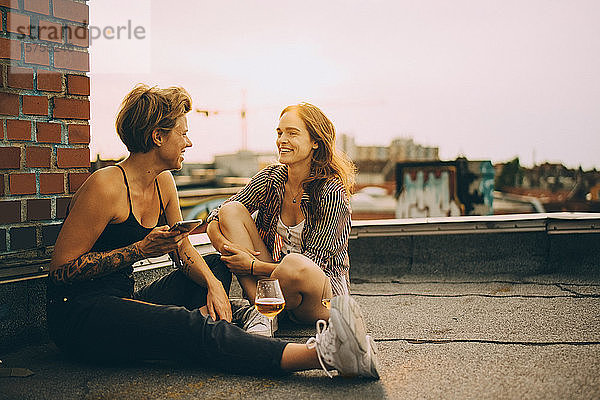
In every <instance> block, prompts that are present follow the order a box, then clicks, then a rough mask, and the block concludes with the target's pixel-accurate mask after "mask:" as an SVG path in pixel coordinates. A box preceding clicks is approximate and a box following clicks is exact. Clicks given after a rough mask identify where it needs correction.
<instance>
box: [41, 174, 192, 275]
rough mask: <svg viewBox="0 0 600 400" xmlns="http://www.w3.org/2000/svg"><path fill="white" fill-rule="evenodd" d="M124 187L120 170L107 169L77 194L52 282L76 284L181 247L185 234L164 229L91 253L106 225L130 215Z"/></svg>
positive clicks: (53, 266) (59, 241) (62, 235)
mask: <svg viewBox="0 0 600 400" xmlns="http://www.w3.org/2000/svg"><path fill="white" fill-rule="evenodd" d="M122 186H123V176H122V175H121V172H120V171H119V170H118V169H117V168H104V169H101V170H98V171H96V172H95V173H94V174H92V176H90V177H89V178H88V179H87V180H86V182H85V183H84V184H83V186H82V187H81V188H80V189H79V190H78V191H77V193H76V194H75V196H74V197H73V200H72V201H71V205H70V211H69V215H68V217H67V219H66V220H65V222H64V224H63V226H62V229H61V231H60V234H59V235H58V239H57V240H56V245H55V246H54V253H53V254H52V261H51V263H50V273H49V277H50V279H51V280H52V281H53V282H57V283H58V282H62V283H66V282H77V281H82V280H86V279H90V278H93V277H95V276H101V275H104V274H107V273H110V272H112V271H115V270H118V269H120V268H123V267H125V266H127V265H130V264H132V263H133V262H135V261H138V260H141V259H143V258H146V257H156V256H161V255H163V254H166V253H168V252H169V251H173V250H175V249H177V248H178V247H179V243H181V240H182V239H183V238H184V237H185V236H186V234H179V233H178V232H169V231H168V230H169V227H168V226H162V227H158V228H154V229H153V230H152V231H151V232H150V233H149V234H148V235H147V236H146V237H145V238H144V239H142V240H141V241H139V242H137V243H133V244H132V245H130V246H127V247H123V248H119V249H116V250H112V251H106V252H90V249H91V248H92V246H93V245H94V243H95V242H96V240H97V239H98V237H100V234H101V233H102V231H103V230H104V228H105V227H106V226H107V224H109V223H115V222H122V221H124V220H125V219H127V217H128V215H129V203H128V201H127V197H126V196H123V188H122Z"/></svg>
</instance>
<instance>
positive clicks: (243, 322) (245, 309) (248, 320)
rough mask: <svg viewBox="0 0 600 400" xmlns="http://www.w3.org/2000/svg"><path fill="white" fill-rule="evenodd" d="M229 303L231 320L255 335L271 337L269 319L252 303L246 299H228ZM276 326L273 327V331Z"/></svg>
mask: <svg viewBox="0 0 600 400" xmlns="http://www.w3.org/2000/svg"><path fill="white" fill-rule="evenodd" d="M229 302H230V303H231V322H233V323H234V324H236V325H237V326H239V327H240V328H242V329H243V330H245V331H246V332H248V333H253V334H255V335H261V336H267V337H272V336H273V334H272V333H271V321H269V318H267V317H265V316H264V315H262V314H261V313H259V312H258V311H257V310H256V308H255V307H254V306H253V305H250V302H249V301H248V300H246V299H230V300H229ZM276 330H277V328H275V327H274V328H273V332H275V331H276Z"/></svg>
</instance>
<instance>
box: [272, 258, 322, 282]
mask: <svg viewBox="0 0 600 400" xmlns="http://www.w3.org/2000/svg"><path fill="white" fill-rule="evenodd" d="M315 266H316V264H315V263H314V262H313V261H312V260H311V259H310V258H308V257H306V256H304V255H302V254H297V253H292V254H288V255H286V256H285V257H284V258H283V260H281V262H280V263H279V265H278V266H277V268H275V270H274V271H273V273H272V274H271V276H272V277H273V278H277V279H279V281H280V282H281V283H282V284H283V285H285V286H288V285H290V284H291V285H294V286H297V285H298V284H299V283H300V282H301V281H303V280H305V279H306V278H307V277H308V275H309V271H310V270H311V269H313V268H314V267H315ZM317 268H318V267H317Z"/></svg>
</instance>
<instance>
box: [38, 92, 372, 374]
mask: <svg viewBox="0 0 600 400" xmlns="http://www.w3.org/2000/svg"><path fill="white" fill-rule="evenodd" d="M190 110H191V99H190V96H189V95H188V93H187V92H186V91H185V90H184V89H182V88H175V87H172V88H168V89H160V88H157V87H148V86H146V85H138V86H136V87H135V88H134V89H133V90H132V91H131V92H130V93H129V94H128V95H127V96H126V97H125V100H124V101H123V103H122V105H121V109H120V111H119V115H118V117H117V132H118V133H119V136H120V137H121V140H122V141H123V143H125V145H126V146H127V148H128V150H129V152H130V154H129V156H128V157H127V158H126V159H125V160H124V161H122V162H120V163H118V164H117V165H116V166H114V167H107V168H103V169H100V170H98V171H96V172H94V173H93V174H92V175H91V176H90V177H89V178H88V179H87V180H86V182H85V183H84V184H83V185H82V186H81V188H80V189H79V190H78V191H77V193H76V194H75V195H74V197H73V200H72V202H71V205H70V208H69V213H68V216H67V218H66V219H65V221H64V224H63V226H62V229H61V232H60V234H59V237H58V239H57V242H56V245H55V249H54V254H53V256H52V261H51V264H50V272H49V279H48V289H47V295H48V305H47V317H48V330H49V333H50V336H51V338H52V339H53V340H54V342H55V343H56V344H57V345H58V347H59V348H60V349H61V350H63V351H64V352H66V353H68V354H70V355H72V356H75V357H77V358H83V359H87V360H93V361H108V362H110V361H118V360H149V359H151V360H157V359H170V360H187V361H192V362H195V363H198V364H200V365H207V366H215V367H218V368H221V369H226V370H233V371H238V372H250V373H278V372H283V371H295V370H303V369H311V368H318V367H319V366H321V367H323V368H324V369H325V370H326V371H327V370H328V369H337V370H338V371H340V372H341V373H342V374H344V375H350V376H369V377H375V378H377V377H378V373H377V364H376V358H375V354H374V344H373V341H372V340H371V338H370V337H368V336H367V335H365V328H364V324H363V322H362V318H361V317H360V312H359V309H358V306H357V304H356V302H354V301H353V300H352V299H351V298H350V297H348V296H346V297H337V298H335V299H333V301H332V318H331V319H330V320H329V325H328V326H327V327H325V325H326V323H325V322H324V321H320V324H319V325H318V332H317V334H316V336H315V337H314V338H311V339H310V340H309V341H308V342H307V344H298V343H287V342H284V341H281V340H278V339H273V338H269V337H263V336H259V335H254V334H250V333H247V332H245V331H244V330H242V329H240V328H239V327H237V326H235V325H233V324H231V323H230V321H231V320H232V308H231V305H230V303H229V299H228V296H227V290H228V288H229V283H230V282H231V274H230V273H229V271H228V270H227V268H226V267H225V266H224V265H223V263H222V262H221V261H220V260H219V257H218V256H213V257H212V258H209V257H207V258H206V260H205V259H204V258H203V257H202V256H201V255H200V254H199V253H198V252H197V251H196V250H195V249H194V247H193V246H192V245H191V243H190V241H189V239H188V237H187V236H188V233H181V232H179V231H177V230H170V229H169V226H172V225H174V224H175V223H176V222H178V221H180V220H181V219H182V218H181V211H180V209H179V202H178V197H177V190H176V187H175V183H174V181H173V177H172V175H171V172H170V170H173V169H179V168H181V165H182V162H183V156H184V152H185V150H186V149H187V148H188V147H190V146H191V145H192V143H191V141H190V139H189V137H188V135H187V120H186V114H187V113H188V112H189V111H190ZM170 252H177V253H178V254H179V256H180V258H181V266H180V268H179V269H178V270H175V271H173V272H172V273H170V274H168V275H166V276H164V277H163V278H161V279H159V280H157V281H155V282H153V283H151V284H149V285H147V286H145V287H144V288H142V289H141V290H139V291H134V277H133V266H132V265H133V264H134V263H135V262H137V261H140V260H142V259H145V258H148V257H157V256H162V255H165V254H167V253H170ZM207 262H208V264H210V266H211V268H209V266H208V265H207ZM327 373H328V374H329V372H327Z"/></svg>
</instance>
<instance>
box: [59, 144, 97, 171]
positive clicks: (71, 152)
mask: <svg viewBox="0 0 600 400" xmlns="http://www.w3.org/2000/svg"><path fill="white" fill-rule="evenodd" d="M56 164H57V165H58V168H79V167H82V168H84V167H85V168H87V167H89V166H90V149H88V148H83V149H65V148H61V149H56Z"/></svg>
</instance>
